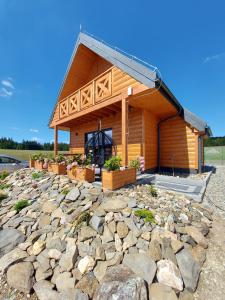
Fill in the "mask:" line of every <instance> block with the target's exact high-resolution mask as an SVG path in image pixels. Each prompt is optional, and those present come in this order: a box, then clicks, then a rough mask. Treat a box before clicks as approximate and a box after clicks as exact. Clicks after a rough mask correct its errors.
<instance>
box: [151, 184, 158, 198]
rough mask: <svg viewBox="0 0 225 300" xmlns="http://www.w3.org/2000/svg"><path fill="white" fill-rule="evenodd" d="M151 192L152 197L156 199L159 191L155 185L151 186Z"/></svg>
mask: <svg viewBox="0 0 225 300" xmlns="http://www.w3.org/2000/svg"><path fill="white" fill-rule="evenodd" d="M149 192H150V194H151V196H152V197H155V198H156V197H157V196H158V192H157V189H156V188H155V187H154V186H153V185H150V186H149Z"/></svg>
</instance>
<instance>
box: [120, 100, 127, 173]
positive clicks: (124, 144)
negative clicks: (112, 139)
mask: <svg viewBox="0 0 225 300" xmlns="http://www.w3.org/2000/svg"><path fill="white" fill-rule="evenodd" d="M121 123H122V164H123V166H124V167H127V165H128V100H127V99H126V98H124V99H122V122H121Z"/></svg>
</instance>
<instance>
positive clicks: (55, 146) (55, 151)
mask: <svg viewBox="0 0 225 300" xmlns="http://www.w3.org/2000/svg"><path fill="white" fill-rule="evenodd" d="M57 154H58V127H57V126H54V156H55V157H56V156H57Z"/></svg>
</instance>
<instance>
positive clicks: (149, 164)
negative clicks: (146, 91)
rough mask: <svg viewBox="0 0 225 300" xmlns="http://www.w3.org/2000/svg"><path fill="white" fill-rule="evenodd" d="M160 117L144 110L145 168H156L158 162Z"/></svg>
mask: <svg viewBox="0 0 225 300" xmlns="http://www.w3.org/2000/svg"><path fill="white" fill-rule="evenodd" d="M157 125H158V118H157V117H156V116H155V115H153V114H152V113H150V112H149V111H146V110H145V111H143V130H144V154H143V155H144V158H145V169H154V168H156V167H157V164H158V161H157V160H158V130H157Z"/></svg>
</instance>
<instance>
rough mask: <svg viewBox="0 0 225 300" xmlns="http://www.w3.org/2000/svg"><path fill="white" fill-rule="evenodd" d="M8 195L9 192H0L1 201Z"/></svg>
mask: <svg viewBox="0 0 225 300" xmlns="http://www.w3.org/2000/svg"><path fill="white" fill-rule="evenodd" d="M7 197H8V195H7V194H2V193H0V202H1V201H2V200H4V199H6V198H7Z"/></svg>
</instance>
